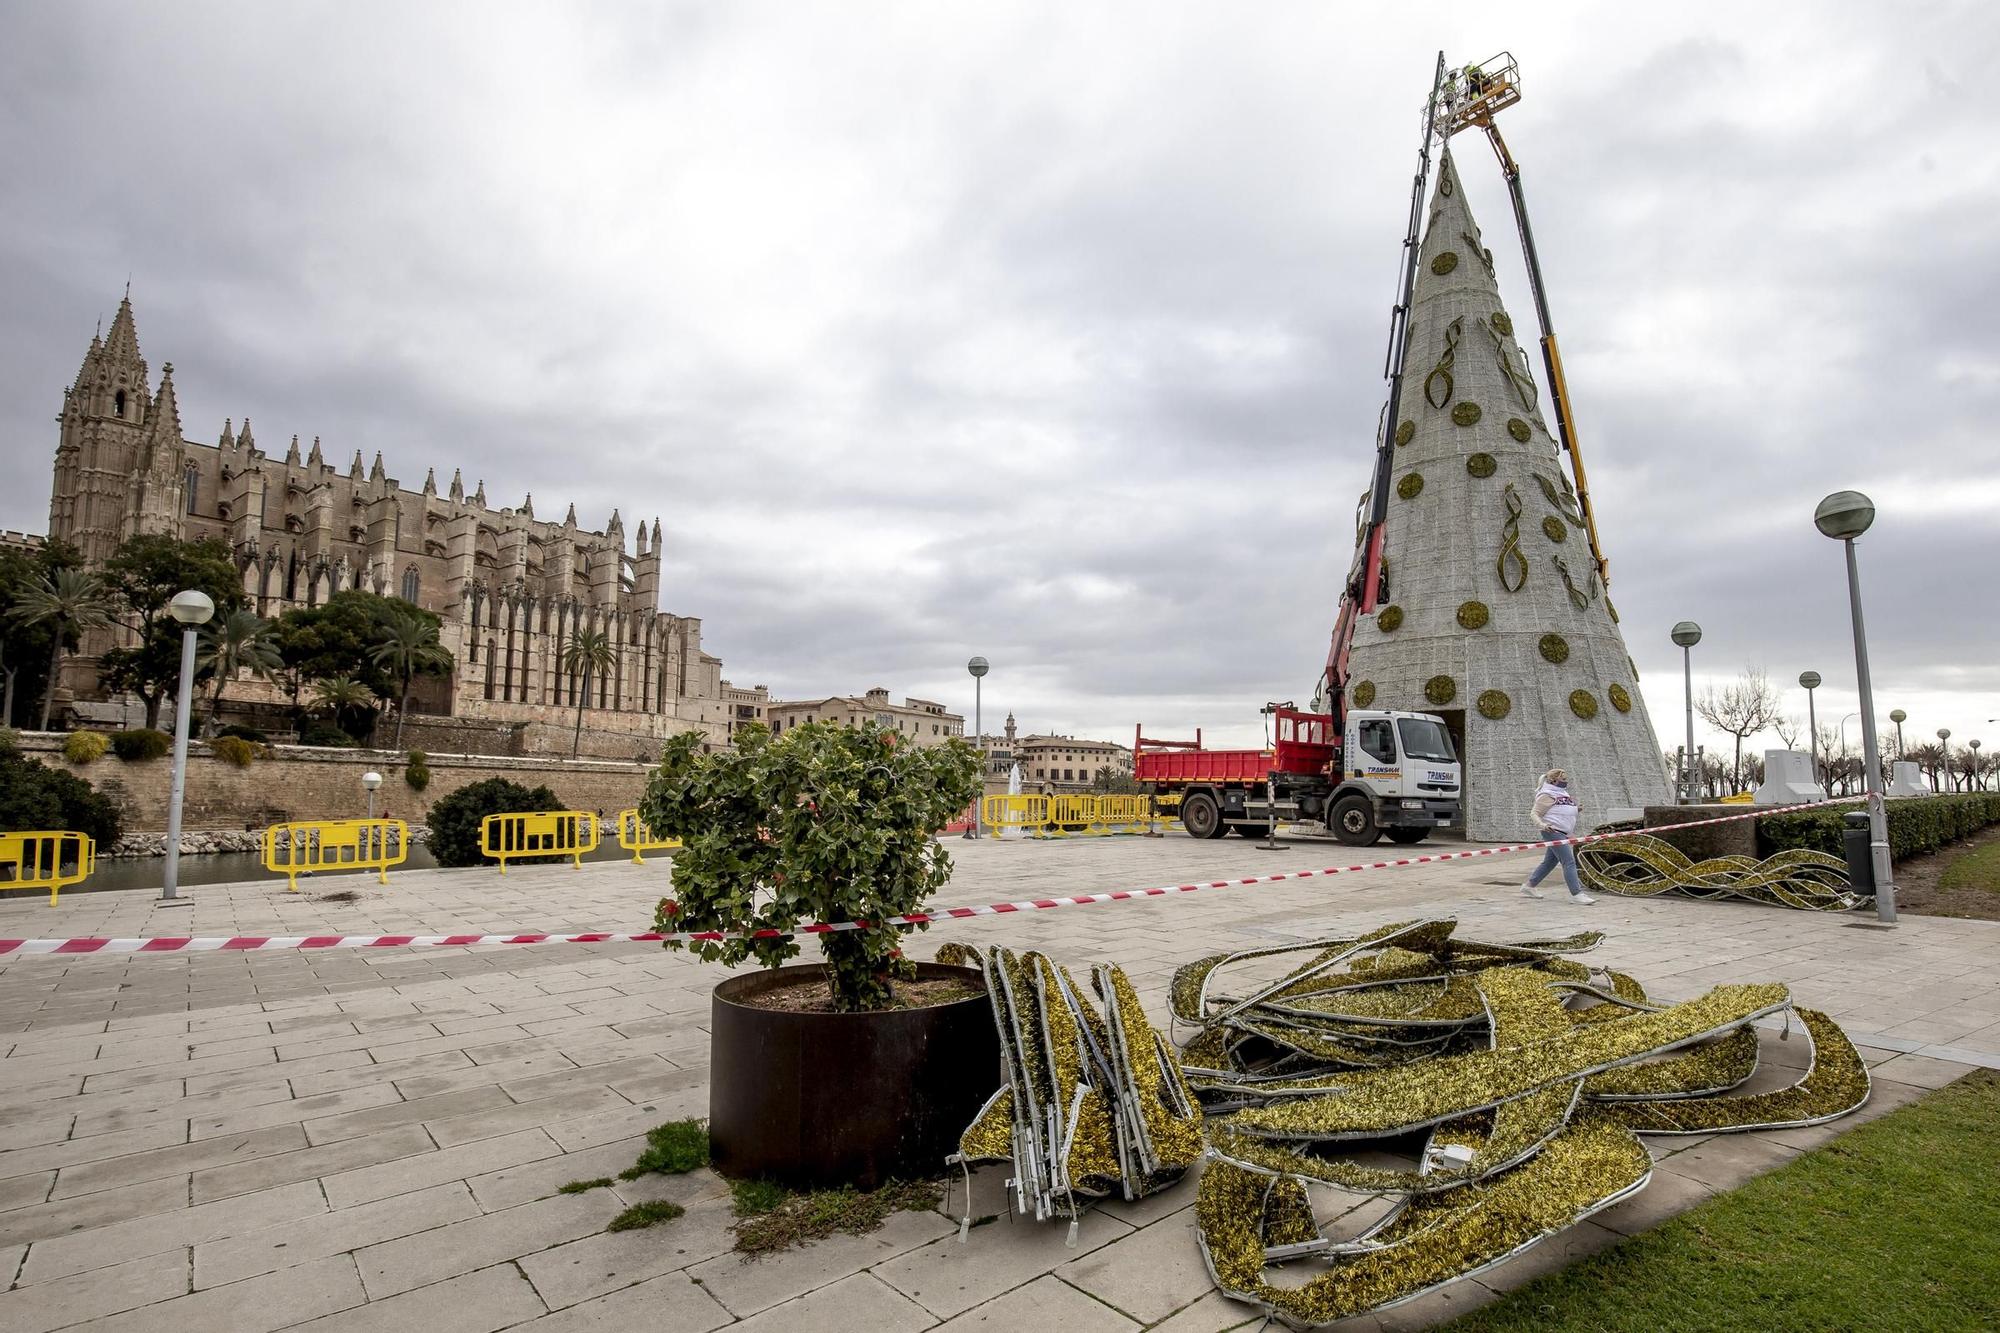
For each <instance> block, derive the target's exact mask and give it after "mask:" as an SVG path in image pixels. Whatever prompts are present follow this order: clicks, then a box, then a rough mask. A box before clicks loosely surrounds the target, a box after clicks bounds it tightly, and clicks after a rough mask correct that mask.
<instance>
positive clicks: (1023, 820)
mask: <svg viewBox="0 0 2000 1333" xmlns="http://www.w3.org/2000/svg"><path fill="white" fill-rule="evenodd" d="M979 814H980V819H981V821H982V822H983V823H984V825H985V827H986V830H987V831H988V832H989V833H991V834H992V835H993V836H994V837H996V838H997V837H999V836H1000V832H1001V830H1002V829H1010V828H1018V829H1026V830H1028V831H1029V832H1031V833H1032V834H1033V835H1034V836H1035V837H1037V838H1065V837H1069V836H1070V835H1072V834H1103V833H1143V832H1145V831H1147V830H1148V829H1149V828H1151V827H1152V825H1153V824H1154V822H1155V821H1156V820H1158V819H1161V818H1163V817H1164V816H1161V815H1157V814H1155V813H1154V808H1153V798H1152V797H1150V796H1098V795H1094V794H1092V793H1089V792H1076V793H1071V794H1068V795H1063V796H988V797H987V798H986V799H985V800H984V801H983V802H982V803H981V804H980V807H979Z"/></svg>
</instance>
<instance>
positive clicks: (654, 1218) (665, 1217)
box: [604, 1199, 687, 1231]
mask: <svg viewBox="0 0 2000 1333" xmlns="http://www.w3.org/2000/svg"><path fill="white" fill-rule="evenodd" d="M686 1211H687V1209H685V1208H683V1207H681V1206H680V1205H679V1204H677V1203H668V1202H667V1201H666V1200H665V1199H655V1200H653V1202H651V1203H635V1204H633V1205H632V1206H631V1207H630V1208H627V1209H626V1210H625V1211H624V1212H622V1213H620V1214H618V1216H616V1217H614V1218H612V1219H611V1220H610V1221H609V1222H608V1223H606V1224H605V1227H604V1229H605V1230H606V1231H637V1230H638V1229H639V1228H641V1227H649V1226H652V1225H654V1224H655V1223H658V1222H671V1221H673V1220H674V1219H675V1218H677V1217H679V1216H680V1215H681V1214H682V1213H685V1212H686Z"/></svg>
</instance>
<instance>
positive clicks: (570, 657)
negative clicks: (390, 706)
mask: <svg viewBox="0 0 2000 1333" xmlns="http://www.w3.org/2000/svg"><path fill="white" fill-rule="evenodd" d="M561 662H562V669H563V670H564V671H566V672H568V673H569V674H570V675H572V676H579V675H580V676H582V677H583V682H582V688H581V689H579V690H578V691H577V695H576V731H575V732H574V733H573V734H572V735H571V737H570V742H569V757H570V758H572V759H574V758H576V755H577V750H578V747H580V746H581V745H582V744H583V709H584V705H585V704H587V703H589V702H590V683H591V681H592V680H593V679H595V678H598V677H601V676H602V675H603V674H604V673H605V672H607V671H609V670H611V669H612V668H613V667H615V666H616V665H618V650H617V649H616V648H614V647H612V644H611V636H610V635H609V634H606V633H605V632H604V631H603V630H601V629H579V630H575V631H573V632H572V633H571V634H570V636H569V642H567V643H565V644H564V645H563V648H562V657H561ZM396 725H397V727H398V728H400V727H401V726H402V722H401V720H400V719H399V720H398V721H397V723H396Z"/></svg>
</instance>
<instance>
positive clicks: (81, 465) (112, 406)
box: [49, 294, 186, 566]
mask: <svg viewBox="0 0 2000 1333" xmlns="http://www.w3.org/2000/svg"><path fill="white" fill-rule="evenodd" d="M57 420H58V422H60V424H61V427H62V430H61V434H60V436H59V437H58V439H57V442H56V466H55V486H54V492H53V495H52V496H51V498H50V501H49V536H50V537H51V538H52V539H55V540H58V541H66V542H69V543H71V544H72V545H74V546H76V547H77V548H78V549H79V550H80V551H81V552H82V553H83V558H84V561H85V563H86V564H87V565H89V566H97V565H101V564H102V563H103V562H104V561H106V560H108V559H110V557H111V555H112V553H113V552H115V551H116V550H117V549H118V544H119V543H120V542H122V541H123V540H124V539H125V538H127V537H129V536H132V535H133V534H134V533H140V532H165V533H178V531H179V528H180V513H181V508H182V499H181V497H182V494H183V492H182V487H183V485H184V484H185V482H184V477H183V473H184V471H185V468H186V459H185V458H184V457H183V454H184V448H183V446H182V443H181V430H180V427H181V423H180V412H179V410H178V408H177V406H176V404H175V401H174V388H173V371H172V368H171V367H168V368H167V371H166V373H165V374H164V375H163V376H162V378H161V381H160V391H159V394H158V396H157V397H156V396H155V395H154V393H153V391H152V383H151V375H150V373H149V372H148V370H147V368H146V359H145V357H143V356H141V355H140V354H139V335H138V333H137V331H136V329H135V328H134V326H133V322H132V298H131V297H130V295H129V294H128V295H127V296H126V297H125V298H124V299H123V300H121V301H120V302H119V303H118V314H117V316H116V317H115V318H113V320H112V321H111V332H110V333H109V334H106V335H104V336H101V337H97V336H93V337H92V338H91V340H90V350H89V351H87V352H86V353H84V358H83V366H82V368H81V369H80V370H78V371H77V376H76V383H75V384H73V385H71V386H70V388H69V391H68V392H67V393H65V394H64V395H63V408H62V415H61V416H60V417H58V418H57Z"/></svg>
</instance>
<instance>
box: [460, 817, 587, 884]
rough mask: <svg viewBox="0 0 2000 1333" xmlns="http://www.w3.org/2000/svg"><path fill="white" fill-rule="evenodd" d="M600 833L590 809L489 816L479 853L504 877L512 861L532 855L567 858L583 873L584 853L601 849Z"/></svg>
mask: <svg viewBox="0 0 2000 1333" xmlns="http://www.w3.org/2000/svg"><path fill="white" fill-rule="evenodd" d="M597 833H598V830H597V816H596V815H593V814H591V813H590V812H588V811H586V810H526V811H518V812H516V813H513V814H505V815H488V816H486V818H484V819H482V820H480V821H479V850H480V852H481V854H482V855H484V856H485V857H486V858H487V859H488V860H490V861H498V862H499V863H500V873H501V874H503V875H504V874H506V873H507V863H508V862H509V861H518V860H523V859H525V858H527V857H531V856H567V857H569V858H570V861H571V862H572V863H573V864H574V865H575V866H576V868H577V869H579V870H581V869H583V858H584V854H585V853H586V852H594V851H596V850H597Z"/></svg>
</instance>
